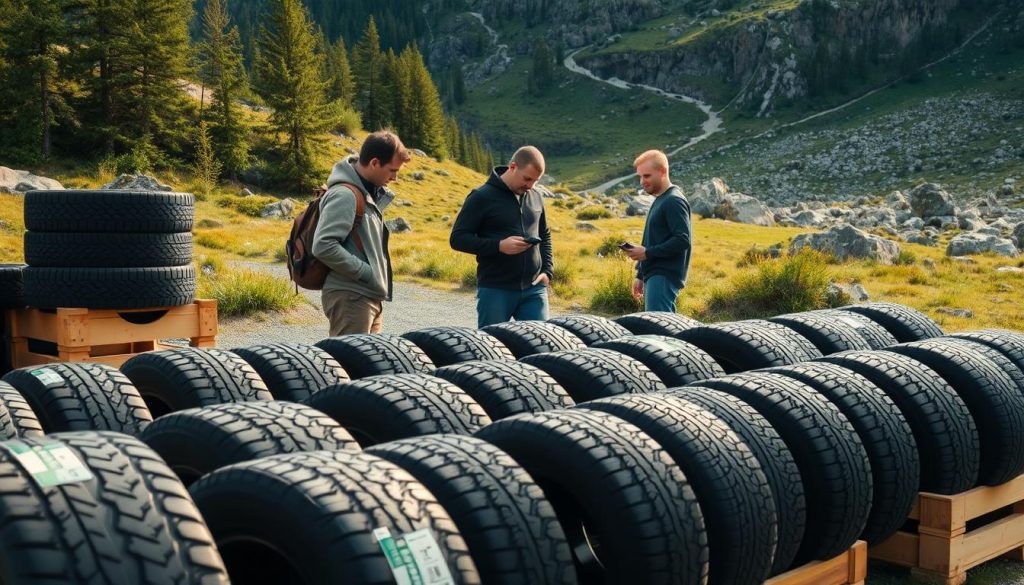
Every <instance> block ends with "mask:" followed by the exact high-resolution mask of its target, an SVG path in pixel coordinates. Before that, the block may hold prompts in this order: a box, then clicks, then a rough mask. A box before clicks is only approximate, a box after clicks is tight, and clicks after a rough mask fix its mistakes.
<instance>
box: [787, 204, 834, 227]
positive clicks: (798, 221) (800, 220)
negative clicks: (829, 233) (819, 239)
mask: <svg viewBox="0 0 1024 585" xmlns="http://www.w3.org/2000/svg"><path fill="white" fill-rule="evenodd" d="M789 219H790V221H792V222H793V225H797V226H800V227H812V228H820V227H824V226H825V225H826V224H827V223H828V217H826V216H825V215H824V214H822V213H821V212H820V211H812V210H810V209H808V210H806V211H801V212H800V213H798V214H796V215H794V216H792V217H790V218H789Z"/></svg>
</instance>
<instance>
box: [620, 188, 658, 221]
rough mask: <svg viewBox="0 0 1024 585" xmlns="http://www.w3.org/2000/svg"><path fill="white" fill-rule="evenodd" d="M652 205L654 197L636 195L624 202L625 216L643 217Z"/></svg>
mask: <svg viewBox="0 0 1024 585" xmlns="http://www.w3.org/2000/svg"><path fill="white" fill-rule="evenodd" d="M651 205H654V195H647V194H646V193H645V194H643V195H636V196H635V197H630V198H629V199H627V200H626V215H628V216H631V217H637V216H645V215H647V213H648V212H650V211H651Z"/></svg>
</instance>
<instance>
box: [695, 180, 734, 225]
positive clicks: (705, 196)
mask: <svg viewBox="0 0 1024 585" xmlns="http://www.w3.org/2000/svg"><path fill="white" fill-rule="evenodd" d="M728 193H729V186H728V185H726V184H725V181H723V180H722V179H720V178H718V177H715V178H713V179H711V180H710V181H705V182H703V183H694V185H693V195H691V196H690V197H688V199H689V201H690V210H691V211H693V213H696V214H697V215H700V216H703V217H711V214H712V213H713V212H714V210H715V207H718V204H719V203H721V202H722V198H723V197H725V196H726V195H727V194H728Z"/></svg>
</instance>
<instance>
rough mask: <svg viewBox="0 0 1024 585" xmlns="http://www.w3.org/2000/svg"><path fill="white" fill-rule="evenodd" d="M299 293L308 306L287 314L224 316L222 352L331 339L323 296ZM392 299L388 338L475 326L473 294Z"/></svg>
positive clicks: (404, 292) (402, 285) (404, 288)
mask: <svg viewBox="0 0 1024 585" xmlns="http://www.w3.org/2000/svg"><path fill="white" fill-rule="evenodd" d="M239 267H241V268H248V269H252V270H267V271H270V272H273V273H274V274H275V275H278V276H280V277H281V278H285V279H287V278H288V271H287V268H286V267H285V265H284V264H261V263H257V262H245V263H239ZM299 290H300V293H301V294H303V295H304V296H305V297H306V299H307V300H308V301H309V303H308V304H303V306H301V307H300V308H299V309H297V310H294V311H290V312H288V313H287V314H284V315H281V316H273V315H271V316H266V315H260V316H257V317H247V318H243V319H239V318H230V317H222V318H221V319H220V322H219V323H218V333H217V347H223V348H228V349H230V348H233V347H243V346H247V345H256V344H259V343H271V342H279V341H283V342H293V343H316V342H317V341H320V340H321V339H324V338H326V337H327V336H328V334H327V330H328V323H327V317H326V316H324V314H323V309H322V305H321V304H320V292H319V291H306V290H302V289H299ZM393 297H394V300H393V301H392V302H390V303H384V332H385V333H405V332H406V331H413V330H415V329H423V328H425V327H437V326H441V325H450V326H459V327H476V296H475V294H474V293H473V292H472V291H468V292H451V291H443V290H437V289H433V288H429V287H426V286H422V285H418V284H414V283H408V282H397V281H396V282H395V285H394V294H393ZM552 316H554V314H553V315H552Z"/></svg>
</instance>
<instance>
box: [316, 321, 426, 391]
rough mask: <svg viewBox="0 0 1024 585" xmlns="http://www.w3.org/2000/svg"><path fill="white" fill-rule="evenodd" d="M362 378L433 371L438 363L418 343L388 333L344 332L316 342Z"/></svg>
mask: <svg viewBox="0 0 1024 585" xmlns="http://www.w3.org/2000/svg"><path fill="white" fill-rule="evenodd" d="M316 346H317V347H319V348H320V349H322V350H324V351H326V352H327V353H329V354H330V355H331V357H333V358H334V359H335V360H337V361H338V363H339V364H341V367H342V368H344V369H345V371H346V372H348V376H349V378H351V379H353V380H358V379H359V378H365V377H367V376H380V375H383V374H429V373H431V372H433V371H434V363H433V362H431V361H430V358H429V357H427V354H425V353H423V350H422V349H420V348H418V347H416V344H415V343H413V342H411V341H409V340H408V339H405V338H403V337H399V336H397V335H391V334H388V333H373V334H369V333H367V334H356V335H342V336H340V337H328V338H327V339H322V340H320V341H318V342H316Z"/></svg>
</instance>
